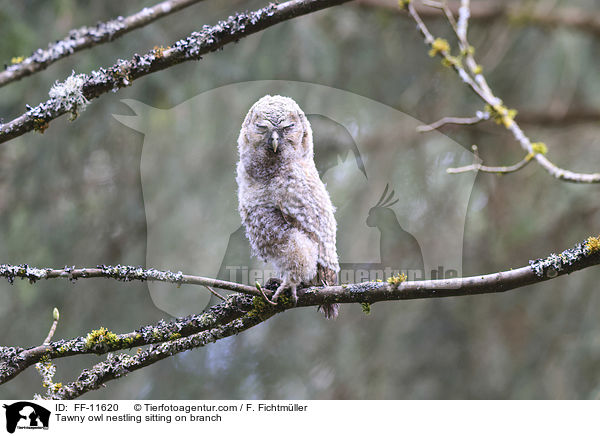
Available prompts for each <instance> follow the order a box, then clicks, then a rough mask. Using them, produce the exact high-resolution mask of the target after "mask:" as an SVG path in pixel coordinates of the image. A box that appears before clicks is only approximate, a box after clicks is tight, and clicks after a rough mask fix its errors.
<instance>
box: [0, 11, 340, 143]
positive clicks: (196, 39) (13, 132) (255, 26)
mask: <svg viewBox="0 0 600 436" xmlns="http://www.w3.org/2000/svg"><path fill="white" fill-rule="evenodd" d="M348 1H350V0H290V1H287V2H285V3H281V4H275V3H271V4H269V5H268V6H266V7H264V8H261V9H258V10H256V11H253V12H247V13H238V14H236V15H235V16H230V17H229V18H228V19H227V20H224V21H220V22H219V23H217V24H216V25H214V26H212V27H205V28H203V30H202V31H201V32H193V33H192V34H191V35H190V36H188V37H187V38H185V39H182V40H179V41H177V42H175V43H174V44H172V45H171V46H169V47H167V48H165V49H162V48H161V49H154V50H152V51H150V52H148V53H146V54H144V55H139V54H135V55H134V56H133V57H132V58H131V59H129V60H120V61H118V62H117V63H116V64H114V65H112V66H111V67H108V68H100V69H98V70H95V71H92V72H91V74H89V75H88V74H78V75H75V74H74V75H73V76H71V77H69V78H67V79H66V80H65V81H64V82H62V83H57V84H56V85H55V86H54V87H53V88H52V90H51V92H50V96H51V98H50V99H49V100H47V101H45V102H43V103H40V104H38V105H37V106H35V107H31V108H29V109H28V111H27V112H25V113H24V114H22V115H21V116H19V117H17V118H15V119H13V120H12V121H10V122H8V123H6V124H4V125H0V143H2V142H6V141H8V140H10V139H13V138H16V137H18V136H21V135H23V134H24V133H26V132H30V131H32V130H38V131H43V130H45V129H46V128H47V127H48V124H49V123H50V122H51V121H52V120H54V119H56V118H58V117H60V116H61V115H64V114H66V113H71V115H72V117H76V116H77V114H78V112H79V111H81V110H83V109H84V108H85V106H86V105H87V104H88V103H89V102H90V101H91V100H93V99H95V98H97V97H99V96H101V95H103V94H106V93H107V92H109V91H117V90H119V89H120V88H123V87H125V86H129V85H131V83H132V82H133V81H135V80H137V79H139V78H140V77H144V76H146V75H148V74H152V73H155V72H157V71H161V70H164V69H165V68H169V67H172V66H174V65H177V64H180V63H182V62H186V61H191V60H199V59H201V58H202V56H203V55H205V54H206V53H209V52H211V51H215V50H217V49H219V48H221V47H223V46H224V45H227V44H229V43H232V42H236V41H238V40H240V39H241V38H244V37H246V36H248V35H252V34H254V33H256V32H259V31H261V30H264V29H267V28H269V27H271V26H274V25H275V24H278V23H281V22H283V21H286V20H290V19H292V18H295V17H298V16H301V15H306V14H309V13H312V12H315V11H318V10H321V9H325V8H329V7H331V6H336V5H339V4H341V3H346V2H348Z"/></svg>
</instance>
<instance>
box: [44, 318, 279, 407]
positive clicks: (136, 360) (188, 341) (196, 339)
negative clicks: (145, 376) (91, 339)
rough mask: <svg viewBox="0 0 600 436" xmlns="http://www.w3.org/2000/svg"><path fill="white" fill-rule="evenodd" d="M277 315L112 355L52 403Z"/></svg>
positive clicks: (63, 389) (58, 392) (61, 389)
mask: <svg viewBox="0 0 600 436" xmlns="http://www.w3.org/2000/svg"><path fill="white" fill-rule="evenodd" d="M277 312H278V310H276V309H270V310H268V311H263V312H261V313H259V312H257V311H256V310H254V311H249V312H248V313H247V314H245V315H243V316H241V317H240V318H237V319H234V320H233V321H230V322H228V323H226V324H223V325H220V326H217V327H215V328H212V329H210V330H204V331H201V332H199V333H196V334H193V335H190V336H187V337H183V338H179V339H174V340H171V341H168V342H163V343H161V344H155V345H151V346H150V347H149V348H147V349H145V350H141V349H140V350H138V352H137V353H135V354H133V355H131V354H127V353H119V354H109V355H108V357H107V359H106V360H105V361H103V362H100V363H98V364H96V365H94V366H93V367H92V368H91V369H86V370H84V371H83V372H82V373H81V375H80V376H79V378H78V379H77V380H75V381H74V382H73V383H69V384H66V385H62V386H61V387H59V388H58V389H57V390H56V392H55V393H54V394H53V395H52V396H51V397H50V399H55V400H70V399H73V398H77V397H79V396H81V395H83V394H85V393H86V392H89V391H91V390H95V389H99V388H101V387H102V386H103V385H104V383H106V382H108V381H110V380H114V379H117V378H120V377H123V376H125V375H127V374H129V373H130V372H132V371H136V370H138V369H142V368H144V367H146V366H148V365H152V364H153V363H156V362H158V361H160V360H163V359H166V358H167V357H171V356H174V355H175V354H179V353H181V352H183V351H187V350H192V349H195V348H199V347H203V346H205V345H206V344H210V343H212V342H216V341H218V340H219V339H223V338H226V337H229V336H233V335H236V334H238V333H241V332H243V331H245V330H248V329H249V328H251V327H254V326H255V325H257V324H260V323H262V322H263V321H265V320H267V319H268V318H270V317H271V316H273V315H274V314H276V313H277Z"/></svg>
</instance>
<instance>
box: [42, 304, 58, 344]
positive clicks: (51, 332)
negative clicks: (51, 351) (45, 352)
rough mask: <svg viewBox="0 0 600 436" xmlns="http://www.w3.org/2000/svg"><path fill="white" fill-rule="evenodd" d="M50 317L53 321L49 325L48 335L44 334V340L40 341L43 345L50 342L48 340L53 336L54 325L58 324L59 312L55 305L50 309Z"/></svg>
mask: <svg viewBox="0 0 600 436" xmlns="http://www.w3.org/2000/svg"><path fill="white" fill-rule="evenodd" d="M52 318H53V322H52V326H51V327H50V331H49V332H48V336H46V339H44V342H42V344H44V345H46V344H49V343H50V341H51V340H52V337H53V336H54V332H55V331H56V326H58V320H59V318H60V313H59V311H58V308H56V307H55V308H54V310H53V311H52Z"/></svg>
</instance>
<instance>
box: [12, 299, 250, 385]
mask: <svg viewBox="0 0 600 436" xmlns="http://www.w3.org/2000/svg"><path fill="white" fill-rule="evenodd" d="M252 309H253V302H252V297H249V296H246V295H241V294H233V295H231V296H229V298H227V300H226V301H225V302H223V303H221V304H217V305H215V306H212V307H210V308H209V309H207V310H206V311H205V312H203V313H201V314H197V315H188V316H186V317H183V318H177V319H175V320H172V321H168V322H167V321H163V320H161V321H159V322H158V323H156V324H152V325H147V326H143V327H141V328H139V329H137V330H136V331H134V332H129V333H122V334H115V333H113V332H111V331H110V330H108V329H106V328H104V327H100V328H99V329H97V330H94V331H92V332H90V333H89V334H87V335H84V336H80V337H77V338H73V339H69V340H59V341H55V342H48V343H44V344H42V345H39V346H37V347H32V348H27V349H24V348H19V347H0V384H3V383H6V382H7V381H9V380H11V379H12V378H14V377H15V376H17V375H18V374H19V373H21V372H22V371H24V370H25V369H27V368H28V367H30V366H31V365H33V364H36V363H38V362H45V361H49V360H53V359H58V358H62V357H68V356H74V355H80V354H105V353H109V352H114V351H118V350H127V349H131V348H133V347H142V346H145V345H150V344H156V343H161V342H167V341H170V340H173V339H178V338H182V337H187V336H190V335H193V334H196V333H198V332H202V331H205V330H210V329H214V328H217V327H219V326H222V325H224V324H227V323H229V322H231V321H233V320H234V319H237V318H239V317H241V316H243V315H245V314H246V313H248V312H249V311H250V310H252Z"/></svg>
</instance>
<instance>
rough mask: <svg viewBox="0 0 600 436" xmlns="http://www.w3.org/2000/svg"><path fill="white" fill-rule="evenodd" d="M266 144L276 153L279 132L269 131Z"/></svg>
mask: <svg viewBox="0 0 600 436" xmlns="http://www.w3.org/2000/svg"><path fill="white" fill-rule="evenodd" d="M267 144H269V146H270V147H272V148H273V153H277V146H278V145H279V133H277V131H276V130H273V132H271V135H270V136H269V139H268V141H267Z"/></svg>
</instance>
